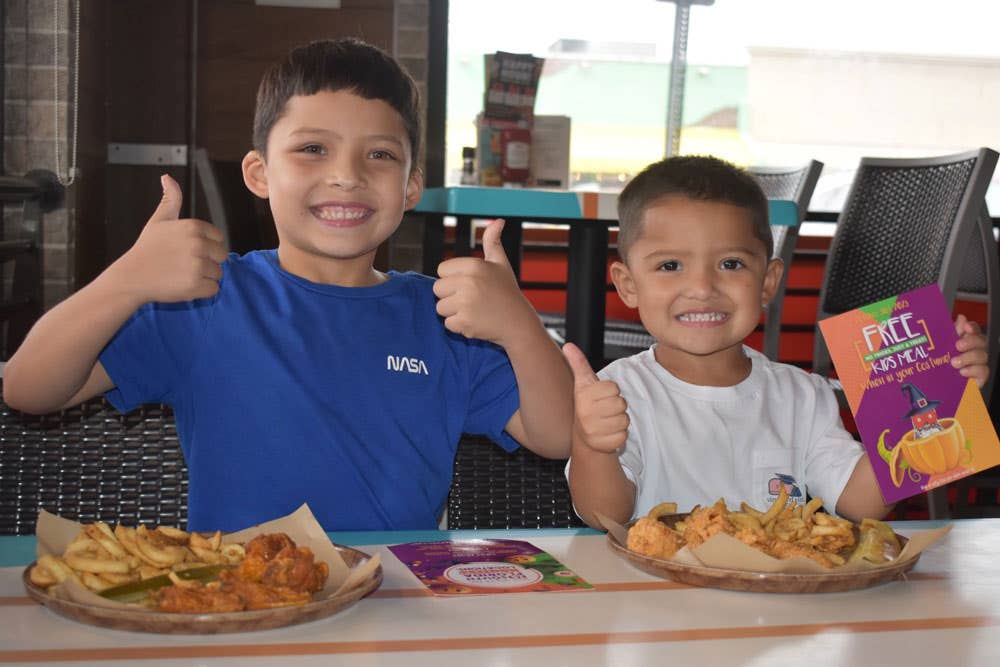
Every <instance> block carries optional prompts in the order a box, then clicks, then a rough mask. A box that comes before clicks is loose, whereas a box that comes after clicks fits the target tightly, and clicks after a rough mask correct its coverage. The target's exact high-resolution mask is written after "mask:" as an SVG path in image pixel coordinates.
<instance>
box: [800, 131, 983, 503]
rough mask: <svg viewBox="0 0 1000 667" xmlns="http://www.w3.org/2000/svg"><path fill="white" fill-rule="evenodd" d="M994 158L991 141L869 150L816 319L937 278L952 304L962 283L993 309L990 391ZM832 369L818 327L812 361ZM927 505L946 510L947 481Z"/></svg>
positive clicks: (818, 368) (817, 368)
mask: <svg viewBox="0 0 1000 667" xmlns="http://www.w3.org/2000/svg"><path fill="white" fill-rule="evenodd" d="M996 163H997V153H996V152H995V151H992V150H990V149H988V148H982V149H979V150H977V151H970V152H966V153H960V154H957V155H948V156H943V157H933V158H922V159H880V158H863V159H862V160H861V164H860V166H859V168H858V171H857V173H856V174H855V177H854V181H853V183H852V184H851V190H850V193H849V194H848V197H847V202H846V203H845V205H844V208H843V210H842V211H841V214H840V217H839V218H838V221H837V232H836V235H835V236H834V238H833V242H832V243H831V246H830V252H829V255H828V257H827V261H826V269H825V273H824V276H823V287H822V290H821V292H820V300H819V313H818V317H817V321H818V320H822V319H823V318H825V317H829V316H831V315H836V314H839V313H843V312H846V311H849V310H852V309H854V308H857V307H859V306H863V305H866V304H869V303H874V302H876V301H879V300H881V299H885V298H887V297H889V296H892V295H894V294H898V293H900V292H905V291H907V290H912V289H915V288H917V287H921V286H923V285H927V284H929V283H935V282H936V283H937V284H938V285H939V286H940V287H941V291H942V293H943V294H944V297H945V299H946V300H947V302H948V303H949V304H951V303H953V302H954V300H955V297H956V295H957V294H959V293H961V295H962V297H963V298H966V297H968V296H970V295H976V294H978V295H979V298H982V299H983V300H984V301H986V302H987V304H988V309H989V315H988V323H987V327H986V329H987V334H988V340H989V348H990V349H989V357H990V363H991V365H992V368H991V373H990V377H991V380H990V384H989V385H987V387H984V389H983V393H984V396H986V397H987V398H988V397H989V396H990V391H991V387H992V378H993V377H994V376H995V375H996V361H997V353H998V351H1000V350H998V343H1000V335H998V334H1000V326H998V321H1000V320H998V316H1000V313H998V308H997V303H996V301H997V287H998V284H997V281H998V276H1000V268H998V260H997V244H996V242H995V241H994V239H993V232H992V227H991V225H990V221H989V218H988V217H987V216H986V215H985V205H984V202H985V195H986V188H987V187H988V186H989V182H990V178H991V176H992V175H993V170H994V168H995V167H996ZM830 370H831V363H830V356H829V352H828V350H827V347H826V343H825V341H824V340H823V337H822V335H821V334H820V332H819V330H818V327H817V335H816V343H815V348H814V353H813V371H814V372H816V373H819V374H821V375H829V373H830ZM928 509H929V513H930V515H931V517H932V518H938V517H943V516H947V514H948V506H947V502H946V496H945V490H944V489H943V488H941V489H935V490H934V491H932V492H931V493H930V494H928Z"/></svg>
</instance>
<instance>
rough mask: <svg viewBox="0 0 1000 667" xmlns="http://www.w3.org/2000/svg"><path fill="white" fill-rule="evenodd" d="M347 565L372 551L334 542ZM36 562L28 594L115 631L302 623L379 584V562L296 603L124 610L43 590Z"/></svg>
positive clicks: (203, 630)
mask: <svg viewBox="0 0 1000 667" xmlns="http://www.w3.org/2000/svg"><path fill="white" fill-rule="evenodd" d="M333 546H334V547H335V548H336V549H337V551H339V552H340V555H341V556H343V558H344V562H345V563H347V565H348V567H354V566H355V565H356V564H359V563H362V562H364V561H366V560H368V559H369V558H371V556H369V555H368V554H366V553H364V552H363V551H358V550H357V549H352V548H351V547H345V546H342V545H339V544H335V545H333ZM33 566H34V563H32V564H31V565H29V566H28V567H26V568H25V569H24V573H23V574H22V575H21V578H22V580H23V582H24V588H25V590H26V591H27V593H28V597H30V598H32V599H34V600H36V601H37V602H40V603H41V604H43V605H45V606H46V607H48V608H49V609H51V610H52V611H54V612H55V613H57V614H59V615H60V616H65V617H66V618H71V619H73V620H75V621H79V622H81V623H87V624H89V625H96V626H100V627H102V628H113V629H115V630H131V631H133V632H155V633H164V634H219V633H225V632H253V631H255V630H269V629H271V628H280V627H282V626H286V625H295V624H297V623H305V622H307V621H314V620H316V619H320V618H325V617H327V616H332V615H333V614H336V613H338V612H340V611H343V610H344V609H346V608H348V607H350V606H351V605H353V604H354V603H355V602H357V601H358V600H360V599H361V598H363V597H365V596H366V595H368V594H369V593H371V592H372V591H374V590H375V589H376V588H378V587H379V586H380V585H381V583H382V566H381V565H379V566H378V567H377V568H375V570H373V571H372V573H371V574H370V576H369V577H368V578H367V579H365V580H364V581H363V582H361V583H360V584H358V585H357V586H355V587H354V588H351V589H350V590H348V591H345V592H342V593H339V594H335V595H331V596H330V597H326V598H320V599H316V600H314V601H312V602H307V603H306V604H304V605H299V606H295V607H278V608H276V609H261V610H257V611H234V612H224V613H219V614H173V613H167V612H158V611H150V610H147V609H144V608H142V607H136V608H135V609H122V608H112V607H99V606H94V605H88V604H81V603H79V602H73V601H70V600H63V599H61V598H57V597H54V596H52V595H49V594H48V593H47V592H46V591H45V589H43V588H39V587H38V586H35V585H34V584H32V583H31V581H30V579H29V576H28V574H29V572H30V570H31V568H32V567H33Z"/></svg>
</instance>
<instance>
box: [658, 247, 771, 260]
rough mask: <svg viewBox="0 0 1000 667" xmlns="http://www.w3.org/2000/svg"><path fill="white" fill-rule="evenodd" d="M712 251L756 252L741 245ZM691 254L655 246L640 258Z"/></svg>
mask: <svg viewBox="0 0 1000 667" xmlns="http://www.w3.org/2000/svg"><path fill="white" fill-rule="evenodd" d="M713 252H714V253H719V254H729V253H733V254H742V255H756V254H757V251H755V250H754V249H753V248H750V247H748V246H741V245H737V246H729V247H726V248H715V249H713ZM691 254H693V251H691V250H671V249H670V248H657V249H655V250H652V251H650V252H648V253H647V254H646V255H644V256H643V257H642V259H652V258H654V257H658V256H666V257H684V256H685V255H691Z"/></svg>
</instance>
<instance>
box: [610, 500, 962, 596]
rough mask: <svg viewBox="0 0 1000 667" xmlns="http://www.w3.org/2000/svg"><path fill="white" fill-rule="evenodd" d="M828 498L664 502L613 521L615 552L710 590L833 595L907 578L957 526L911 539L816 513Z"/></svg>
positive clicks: (884, 527) (877, 524) (877, 525)
mask: <svg viewBox="0 0 1000 667" xmlns="http://www.w3.org/2000/svg"><path fill="white" fill-rule="evenodd" d="M820 507H822V501H821V500H819V499H813V500H811V501H809V502H808V503H806V504H797V503H795V502H794V501H789V500H788V498H787V496H785V495H784V494H783V493H782V494H780V496H779V498H778V499H777V500H776V501H775V503H774V504H773V505H772V506H771V508H769V509H768V510H767V511H760V510H757V509H754V508H752V507H750V506H749V505H747V504H746V503H742V504H741V506H740V509H739V510H735V511H733V510H730V509H729V508H727V507H726V505H725V502H724V501H723V500H719V501H718V502H717V503H715V504H714V505H712V506H709V507H696V508H694V509H693V510H692V511H691V512H687V513H682V514H679V513H677V512H676V505H675V504H673V503H662V504H660V505H658V506H656V507H654V508H653V509H652V510H650V512H649V513H648V514H647V515H646V516H643V517H640V518H639V519H637V520H634V521H631V522H629V523H628V524H626V525H625V526H618V525H611V526H610V527H609V530H608V544H609V546H610V548H611V549H612V551H614V552H615V553H617V554H618V555H619V556H621V557H622V558H624V559H626V560H628V561H629V562H630V563H632V564H633V565H635V566H636V567H638V568H639V569H641V570H643V571H645V572H647V573H649V574H652V575H655V576H658V577H663V578H667V579H672V580H674V581H677V582H680V583H685V584H690V585H692V586H702V587H711V588H722V589H727V590H735V591H754V592H769V593H827V592H836V591H848V590H856V589H860V588H868V587H870V586H875V585H877V584H881V583H884V582H888V581H892V580H895V579H900V578H904V577H905V574H906V573H907V572H909V571H910V570H911V569H913V567H914V566H915V565H916V563H917V561H918V560H919V558H920V552H921V551H922V550H923V549H924V548H926V547H927V546H929V545H930V544H931V543H933V542H934V541H936V540H937V539H940V537H941V536H943V535H944V534H945V533H947V531H948V530H949V529H950V527H947V526H946V527H944V528H940V529H937V530H934V531H924V532H923V533H921V534H920V535H919V536H918V535H914V536H911V538H910V539H908V538H906V537H904V536H902V535H899V534H897V533H896V532H895V531H893V529H892V528H891V527H890V526H889V525H888V524H886V523H883V522H881V521H874V520H870V519H866V520H864V521H862V522H861V523H852V522H850V521H847V520H846V519H843V518H840V517H836V516H832V515H829V514H826V513H824V512H820V511H817V510H818V509H819V508H820Z"/></svg>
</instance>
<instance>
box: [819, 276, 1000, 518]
mask: <svg viewBox="0 0 1000 667" xmlns="http://www.w3.org/2000/svg"><path fill="white" fill-rule="evenodd" d="M819 326H820V329H821V331H822V333H823V337H824V338H825V339H826V344H827V347H828V348H829V350H830V357H831V359H832V360H833V364H834V367H835V368H836V370H837V375H838V378H839V379H840V382H841V384H842V385H843V388H844V394H845V396H846V397H847V402H848V404H849V405H850V408H851V412H852V413H853V415H854V421H855V423H856V424H857V427H858V432H859V434H860V435H861V439H862V442H863V443H864V446H865V450H866V452H867V454H868V458H869V459H870V460H871V463H872V468H873V469H874V470H875V477H876V478H877V479H878V483H879V488H880V489H881V491H882V496H883V498H884V499H885V502H886V503H894V502H897V501H899V500H902V499H904V498H909V497H910V496H914V495H917V494H919V493H923V492H926V491H929V490H931V489H934V488H937V487H939V486H942V485H944V484H948V483H949V482H953V481H955V480H957V479H961V478H962V477H966V476H967V475H971V474H973V473H976V472H979V471H981V470H984V469H986V468H990V467H992V466H995V465H997V464H1000V440H998V439H997V433H996V430H995V429H994V427H993V423H992V421H991V420H990V416H989V412H988V411H987V409H986V404H985V403H984V402H983V398H982V395H981V394H980V391H979V387H978V386H977V385H976V382H975V381H974V380H972V379H969V378H965V377H963V376H962V375H961V374H960V373H959V371H958V370H957V369H955V368H954V367H953V366H952V365H951V358H952V356H953V355H955V354H956V348H955V342H956V341H957V340H958V335H957V334H956V333H955V325H954V324H953V322H952V319H951V313H950V310H949V308H948V306H947V304H946V303H945V300H944V297H943V296H942V294H941V290H940V289H939V288H938V286H937V285H936V284H931V285H927V286H925V287H921V288H919V289H915V290H911V291H909V292H903V293H901V294H899V295H897V296H893V297H890V298H888V299H884V300H882V301H878V302H876V303H873V304H869V305H867V306H862V307H861V308H856V309H854V310H851V311H848V312H846V313H842V314H840V315H836V316H834V317H830V318H828V319H825V320H823V321H822V322H820V323H819Z"/></svg>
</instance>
